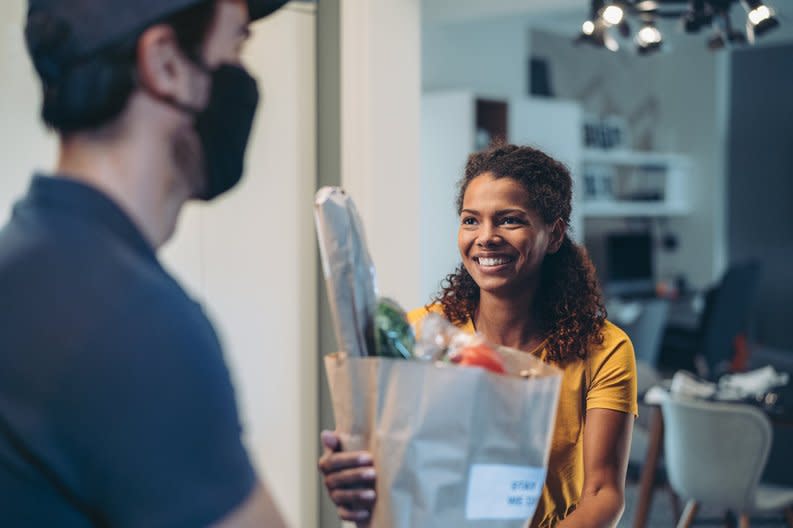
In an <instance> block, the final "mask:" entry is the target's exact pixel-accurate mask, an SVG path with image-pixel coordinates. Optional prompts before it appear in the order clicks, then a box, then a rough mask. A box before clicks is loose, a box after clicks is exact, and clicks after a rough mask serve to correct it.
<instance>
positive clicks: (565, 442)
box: [408, 305, 638, 528]
mask: <svg viewBox="0 0 793 528" xmlns="http://www.w3.org/2000/svg"><path fill="white" fill-rule="evenodd" d="M431 310H432V311H433V312H438V313H441V314H442V313H443V311H442V310H441V307H440V306H439V305H435V306H432V307H431ZM426 314H427V309H426V308H418V309H416V310H413V311H411V312H410V313H409V314H408V321H410V323H411V324H412V323H415V322H416V321H419V320H420V319H422V318H423V317H424V316H425V315H426ZM460 328H461V329H463V330H465V331H467V332H470V333H473V332H474V325H473V322H472V321H468V322H467V323H466V324H465V325H461V326H460ZM546 353H547V351H546V350H545V348H544V345H540V346H539V347H538V348H537V349H536V350H534V351H533V352H532V354H534V355H536V356H537V357H539V358H540V359H545V356H546ZM587 409H611V410H614V411H619V412H624V413H630V414H633V415H636V414H638V403H637V396H636V360H635V358H634V353H633V345H632V344H631V341H630V339H628V336H627V335H625V332H623V331H622V330H620V329H619V328H618V327H616V326H615V325H613V324H612V323H611V322H609V321H606V325H605V326H604V327H603V343H602V344H600V345H592V346H591V348H590V350H589V351H588V353H587V357H586V359H577V360H575V361H571V362H569V363H568V364H567V365H565V366H564V367H563V374H562V386H561V391H560V395H559V407H558V409H557V414H556V426H555V428H554V433H553V438H552V439H551V455H550V460H549V462H548V474H547V477H546V479H545V487H544V488H543V490H542V499H541V500H540V502H539V504H538V505H537V511H536V513H535V514H534V518H533V520H532V523H531V526H532V527H536V528H546V527H551V526H555V525H556V524H557V523H558V522H559V521H561V520H562V519H564V517H565V516H567V515H568V514H570V513H571V512H572V511H573V510H574V509H575V506H576V504H577V503H578V500H579V498H580V497H581V491H582V489H583V486H584V442H583V441H584V417H585V415H586V411H587Z"/></svg>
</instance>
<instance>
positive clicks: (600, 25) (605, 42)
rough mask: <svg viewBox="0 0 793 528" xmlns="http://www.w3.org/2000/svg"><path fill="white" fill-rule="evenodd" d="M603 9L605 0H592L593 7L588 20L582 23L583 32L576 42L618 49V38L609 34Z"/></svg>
mask: <svg viewBox="0 0 793 528" xmlns="http://www.w3.org/2000/svg"><path fill="white" fill-rule="evenodd" d="M602 10H603V0H592V9H591V10H590V16H589V19H588V20H585V21H584V23H583V24H581V33H580V34H579V35H578V38H576V39H575V43H576V44H588V45H590V46H593V47H595V48H606V49H607V50H610V51H618V50H619V48H620V45H619V43H618V42H617V40H616V39H615V38H614V37H612V36H611V34H609V32H608V31H607V30H608V26H607V23H606V22H605V21H604V20H603V18H602V17H601V16H600V15H601V12H602Z"/></svg>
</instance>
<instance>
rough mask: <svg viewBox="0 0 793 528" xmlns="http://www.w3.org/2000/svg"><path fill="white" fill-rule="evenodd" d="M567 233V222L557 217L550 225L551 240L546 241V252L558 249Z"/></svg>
mask: <svg viewBox="0 0 793 528" xmlns="http://www.w3.org/2000/svg"><path fill="white" fill-rule="evenodd" d="M566 234H567V224H565V223H564V220H562V219H561V218H557V219H556V221H555V222H554V223H553V225H552V226H551V240H550V241H549V243H548V254H549V255H552V254H554V253H556V252H557V251H559V248H560V247H562V242H564V237H565V235H566Z"/></svg>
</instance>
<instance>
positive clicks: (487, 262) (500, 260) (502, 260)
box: [479, 257, 511, 266]
mask: <svg viewBox="0 0 793 528" xmlns="http://www.w3.org/2000/svg"><path fill="white" fill-rule="evenodd" d="M510 260H511V259H509V258H506V257H497V258H484V257H480V258H479V265H480V266H500V265H502V264H506V263H507V262H509V261H510Z"/></svg>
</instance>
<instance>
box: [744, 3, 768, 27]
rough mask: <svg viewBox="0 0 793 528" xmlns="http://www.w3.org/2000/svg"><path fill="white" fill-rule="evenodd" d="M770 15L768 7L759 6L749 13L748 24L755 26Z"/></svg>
mask: <svg viewBox="0 0 793 528" xmlns="http://www.w3.org/2000/svg"><path fill="white" fill-rule="evenodd" d="M771 15H772V13H771V10H770V9H769V8H768V6H765V5H760V6H757V7H756V8H754V9H752V10H751V11H749V15H748V16H749V22H751V23H752V24H754V25H755V26H756V25H758V24H759V23H760V22H762V21H763V20H767V19H769V18H771Z"/></svg>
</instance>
